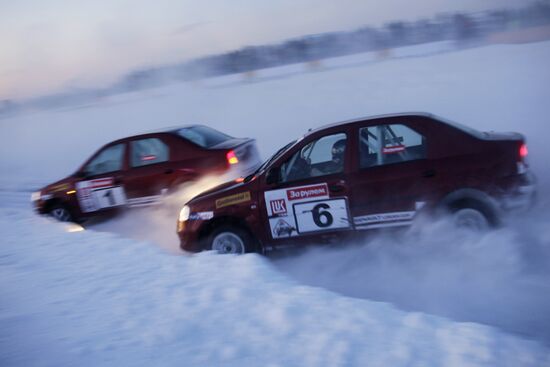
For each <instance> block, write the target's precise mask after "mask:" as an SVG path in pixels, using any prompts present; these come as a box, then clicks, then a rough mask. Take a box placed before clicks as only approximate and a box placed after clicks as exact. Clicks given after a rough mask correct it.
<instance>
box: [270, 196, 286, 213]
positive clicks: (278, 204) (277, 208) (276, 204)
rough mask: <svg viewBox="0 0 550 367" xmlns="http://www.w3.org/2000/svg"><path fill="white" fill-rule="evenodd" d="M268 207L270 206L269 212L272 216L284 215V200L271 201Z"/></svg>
mask: <svg viewBox="0 0 550 367" xmlns="http://www.w3.org/2000/svg"><path fill="white" fill-rule="evenodd" d="M269 205H271V212H272V213H273V214H274V215H286V213H287V210H286V201H285V199H277V200H271V201H270V202H269Z"/></svg>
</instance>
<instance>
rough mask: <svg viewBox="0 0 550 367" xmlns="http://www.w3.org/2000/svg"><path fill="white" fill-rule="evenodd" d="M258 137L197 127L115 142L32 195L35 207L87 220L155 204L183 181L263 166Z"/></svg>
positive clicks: (64, 217) (70, 218) (63, 217)
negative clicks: (126, 208)
mask: <svg viewBox="0 0 550 367" xmlns="http://www.w3.org/2000/svg"><path fill="white" fill-rule="evenodd" d="M260 163H261V162H260V160H259V154H258V150H257V147H256V143H255V141H254V140H253V139H247V138H243V139H238V138H233V137H231V136H229V135H226V134H223V133H221V132H219V131H217V130H214V129H212V128H209V127H206V126H202V125H194V126H187V127H180V128H173V129H169V130H165V131H160V132H155V133H149V134H142V135H136V136H131V137H127V138H124V139H120V140H116V141H113V142H111V143H109V144H107V145H105V146H103V147H102V148H101V149H99V150H98V151H97V152H96V153H95V154H93V155H92V156H91V157H90V158H89V159H88V160H87V161H86V162H84V164H83V165H82V166H81V167H80V168H79V169H78V170H77V171H76V172H75V173H74V174H72V175H71V176H69V177H66V178H64V179H62V180H60V181H58V182H55V183H53V184H50V185H48V186H46V187H44V188H43V189H41V190H40V191H39V192H35V193H33V194H32V198H31V199H32V201H33V203H34V206H35V209H36V210H37V211H38V212H39V213H41V214H51V215H52V216H53V217H54V218H56V219H58V220H61V221H82V220H84V219H86V218H88V217H91V216H96V215H105V214H109V213H113V212H114V211H116V210H118V209H120V208H121V207H132V206H146V205H150V204H154V203H156V202H158V201H159V199H160V198H161V197H162V196H163V195H164V194H166V193H169V192H170V191H171V190H172V189H174V188H176V187H178V185H180V184H182V183H184V182H188V181H191V180H195V179H197V178H199V177H201V176H204V175H206V174H221V173H224V172H226V171H228V170H229V169H230V168H237V169H238V170H239V171H242V172H249V173H250V172H253V171H254V170H255V169H256V168H258V166H259V165H260Z"/></svg>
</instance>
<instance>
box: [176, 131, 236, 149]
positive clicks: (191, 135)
mask: <svg viewBox="0 0 550 367" xmlns="http://www.w3.org/2000/svg"><path fill="white" fill-rule="evenodd" d="M178 134H179V135H180V136H182V137H183V138H185V139H187V140H190V141H191V142H193V143H195V144H197V145H200V146H201V147H203V148H210V147H213V146H214V145H218V144H220V143H223V142H224V141H226V140H229V139H233V137H232V136H229V135H226V134H224V133H222V132H219V131H218V130H214V129H212V128H209V127H206V126H191V127H184V128H182V129H179V130H178Z"/></svg>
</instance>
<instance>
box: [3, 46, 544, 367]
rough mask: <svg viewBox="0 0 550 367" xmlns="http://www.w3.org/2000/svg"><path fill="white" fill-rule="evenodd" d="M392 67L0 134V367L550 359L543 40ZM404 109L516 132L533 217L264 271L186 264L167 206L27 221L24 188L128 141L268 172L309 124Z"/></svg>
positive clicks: (319, 253) (107, 107)
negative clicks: (532, 190)
mask: <svg viewBox="0 0 550 367" xmlns="http://www.w3.org/2000/svg"><path fill="white" fill-rule="evenodd" d="M391 56H393V58H389V59H381V58H380V57H379V55H376V54H363V55H355V56H350V57H346V58H338V59H333V60H326V61H323V62H322V63H321V65H320V66H319V67H317V66H316V67H315V68H313V69H312V68H308V67H307V66H305V65H301V64H300V65H290V66H287V67H284V68H275V69H270V70H260V71H258V72H257V73H256V74H255V75H251V76H247V77H245V76H243V75H233V76H226V77H221V78H215V79H209V80H203V81H199V82H195V83H188V84H174V85H171V86H167V87H162V88H158V89H151V90H146V91H143V92H139V93H128V94H124V95H117V96H113V97H110V98H109V99H103V100H98V101H95V102H94V103H90V104H88V105H82V106H75V107H74V108H71V109H64V110H56V111H34V112H31V113H26V114H24V115H19V116H14V117H12V118H9V119H4V120H0V132H1V136H2V138H3V144H0V157H2V158H0V171H1V172H2V176H1V177H0V231H1V234H2V241H1V242H0V244H1V246H0V290H1V294H2V296H1V297H0V330H1V331H0V365H1V366H73V365H79V366H80V365H82V366H98V365H112V366H114V365H117V366H118V365H129V366H130V365H131V366H136V365H144V366H149V365H163V366H165V365H186V366H194V365H196V366H206V365H212V366H214V365H215V366H222V365H229V366H258V365H268V366H365V365H368V366H415V365H418V366H442V365H444V366H465V365H472V366H524V365H525V366H530V365H532V366H541V365H550V312H549V311H548V310H549V309H550V227H549V226H548V223H549V222H550V208H549V200H548V194H549V193H550V166H549V165H548V163H547V161H546V158H550V154H548V153H547V151H546V148H547V146H548V143H547V141H548V140H550V126H549V124H548V116H550V103H548V102H549V101H550V89H549V88H548V86H549V85H550V69H549V68H548V60H550V42H542V43H534V44H525V45H495V46H489V47H483V48H475V49H468V50H462V51H457V52H450V49H449V45H448V44H434V45H431V46H430V47H426V46H425V45H424V46H421V47H418V48H406V49H401V50H395V51H394V53H393V54H392V55H391ZM403 111H427V112H432V113H435V114H437V115H441V116H442V117H446V118H449V119H451V120H456V121H458V122H461V123H464V124H467V125H470V126H472V127H476V128H478V129H481V130H497V131H519V132H522V133H524V134H525V135H526V136H527V138H528V142H529V148H530V160H531V165H532V168H533V169H534V171H535V173H536V174H537V176H538V179H539V193H540V195H539V198H540V200H539V203H538V205H537V207H536V208H535V209H534V210H533V212H532V213H530V214H529V215H526V216H525V215H524V216H522V217H512V221H511V223H510V225H509V226H508V227H506V228H503V229H500V230H498V231H494V232H491V233H488V234H486V235H483V236H479V237H468V236H462V235H459V234H457V233H454V232H453V231H452V230H450V229H449V228H448V227H447V224H446V223H445V222H438V223H430V224H426V225H424V226H421V227H419V228H414V229H413V230H411V231H408V232H406V233H404V234H400V235H387V236H379V237H376V238H371V239H369V240H366V241H365V243H360V244H355V245H352V246H347V247H344V248H317V249H311V250H308V251H305V252H300V253H297V254H293V256H275V257H270V258H264V257H261V256H258V255H245V256H240V257H231V256H218V255H214V254H210V253H204V254H199V255H193V256H184V255H181V254H179V253H178V252H177V239H176V236H175V234H174V232H175V228H174V226H175V225H174V224H175V217H173V218H172V217H171V215H167V213H166V211H162V210H152V211H140V212H136V213H133V214H130V215H128V216H125V217H123V218H119V219H117V220H114V221H112V222H108V223H99V224H93V225H91V226H89V227H87V228H86V230H85V231H76V232H74V230H75V229H78V228H74V227H67V225H64V224H59V223H54V222H52V221H50V220H48V219H47V218H42V217H39V216H36V215H34V214H33V213H32V211H31V209H30V203H29V195H30V192H31V191H32V190H34V189H37V188H39V187H40V185H42V184H45V183H48V182H51V181H54V180H56V179H59V178H61V177H63V176H64V175H67V174H70V173H71V172H72V171H74V170H75V169H76V168H77V166H78V165H79V164H80V163H81V162H82V161H83V160H84V159H85V158H87V157H88V156H89V155H90V154H91V153H93V151H94V150H96V149H97V148H98V147H99V146H100V145H102V144H104V143H106V142H108V141H110V140H113V139H116V138H120V137H124V136H127V135H130V134H134V133H140V132H143V131H147V130H153V129H158V128H161V127H166V126H174V125H183V124H189V123H203V124H207V125H210V126H212V127H214V128H218V129H220V130H222V131H224V132H227V133H229V134H231V135H234V136H249V137H254V138H256V139H257V142H258V145H259V147H260V151H261V153H262V155H263V157H264V158H266V157H267V156H268V155H269V154H271V153H272V152H273V151H274V150H276V149H277V148H279V147H280V146H282V145H283V144H285V143H287V142H288V141H290V140H292V139H294V138H296V137H298V136H300V135H302V134H303V133H304V132H305V131H307V129H309V128H311V127H318V126H320V125H323V124H325V123H330V122H334V121H341V120H345V119H349V118H356V117H359V116H368V115H374V114H380V113H391V112H403Z"/></svg>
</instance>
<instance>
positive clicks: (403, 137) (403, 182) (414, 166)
mask: <svg viewBox="0 0 550 367" xmlns="http://www.w3.org/2000/svg"><path fill="white" fill-rule="evenodd" d="M355 134H356V137H357V140H358V156H357V157H356V160H355V167H354V169H353V172H352V173H351V174H350V190H351V195H352V196H353V202H352V204H351V207H350V209H351V213H352V215H353V221H354V224H355V227H356V228H357V229H370V228H381V227H394V226H403V225H409V224H411V223H412V220H413V218H414V217H415V215H416V214H417V212H418V211H419V210H420V209H421V208H422V207H423V205H424V204H425V197H426V196H427V195H429V191H430V184H429V181H428V180H427V179H429V178H430V177H432V173H431V171H430V168H429V167H430V166H429V161H428V160H427V147H428V141H427V139H426V137H425V136H423V135H422V134H420V133H419V132H418V131H416V130H414V129H413V128H411V127H410V126H407V125H406V119H405V121H394V120H391V121H384V120H380V121H378V123H375V124H372V125H368V126H363V127H359V128H358V129H357V130H355ZM433 174H434V175H435V173H433Z"/></svg>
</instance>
